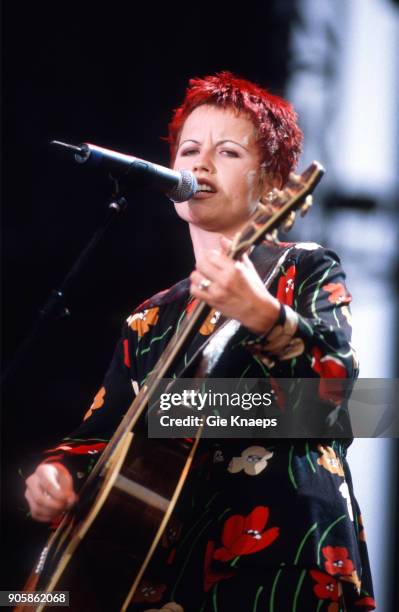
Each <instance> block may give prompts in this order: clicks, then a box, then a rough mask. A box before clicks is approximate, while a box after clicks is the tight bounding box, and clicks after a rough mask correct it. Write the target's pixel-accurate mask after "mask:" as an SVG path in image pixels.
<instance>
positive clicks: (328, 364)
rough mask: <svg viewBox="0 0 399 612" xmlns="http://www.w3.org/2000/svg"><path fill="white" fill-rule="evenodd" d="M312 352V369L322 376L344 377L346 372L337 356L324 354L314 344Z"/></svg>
mask: <svg viewBox="0 0 399 612" xmlns="http://www.w3.org/2000/svg"><path fill="white" fill-rule="evenodd" d="M311 353H312V369H313V370H314V371H315V372H317V374H319V376H320V377H322V378H346V377H347V372H346V368H345V366H344V364H343V363H342V361H341V360H340V359H337V357H333V356H332V355H324V357H322V352H321V350H320V349H319V348H318V347H317V346H314V347H313V348H312V350H311Z"/></svg>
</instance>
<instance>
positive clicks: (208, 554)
mask: <svg viewBox="0 0 399 612" xmlns="http://www.w3.org/2000/svg"><path fill="white" fill-rule="evenodd" d="M214 550H215V542H212V541H211V540H209V542H208V543H207V545H206V551H205V558H204V591H205V593H207V592H208V591H209V590H210V589H211V588H212V587H213V585H214V584H216V582H219V580H225V579H226V578H231V577H232V576H234V575H235V572H234V571H231V570H230V571H228V570H224V571H217V572H215V571H213V570H212V569H211V565H212V559H213V557H214Z"/></svg>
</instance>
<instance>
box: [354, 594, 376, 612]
mask: <svg viewBox="0 0 399 612" xmlns="http://www.w3.org/2000/svg"><path fill="white" fill-rule="evenodd" d="M376 605H377V604H376V603H375V600H374V599H373V598H372V597H363V599H359V600H358V601H357V602H356V603H355V606H359V607H360V606H362V607H363V606H367V610H375V608H376Z"/></svg>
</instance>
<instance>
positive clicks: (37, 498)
mask: <svg viewBox="0 0 399 612" xmlns="http://www.w3.org/2000/svg"><path fill="white" fill-rule="evenodd" d="M27 493H29V496H30V499H32V500H33V501H34V503H35V506H36V507H37V508H38V509H39V510H46V511H47V510H48V511H54V512H58V513H59V512H62V511H64V510H66V509H67V508H68V507H69V502H70V500H69V499H68V498H66V499H65V500H58V499H54V498H53V497H51V495H50V494H49V493H48V492H47V491H46V490H44V489H42V487H41V486H40V484H38V485H37V486H35V485H34V486H30V487H28V488H27Z"/></svg>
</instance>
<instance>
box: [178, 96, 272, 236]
mask: <svg viewBox="0 0 399 612" xmlns="http://www.w3.org/2000/svg"><path fill="white" fill-rule="evenodd" d="M260 163H261V155H260V150H259V147H258V145H257V143H256V132H255V128H254V125H253V124H252V122H251V121H250V119H248V118H247V117H246V116H245V115H243V114H241V115H238V116H237V115H236V114H235V113H234V111H233V110H231V109H221V108H217V107H215V106H210V105H203V106H199V107H198V108H196V109H195V110H194V111H193V112H192V113H191V114H190V115H189V116H188V117H187V119H186V121H185V123H184V125H183V129H182V132H181V135H180V141H179V143H178V149H177V153H176V159H175V162H174V165H173V167H174V169H175V170H183V169H186V170H191V172H193V173H194V174H195V176H196V178H197V181H198V183H199V187H200V188H202V189H203V190H202V191H200V192H199V193H197V194H196V195H195V196H194V197H193V198H191V199H190V200H189V201H187V202H182V203H181V204H176V211H177V213H178V215H179V216H180V217H181V218H182V219H184V220H185V221H187V222H188V223H191V224H193V225H195V226H197V227H200V228H201V229H204V230H208V231H213V232H219V233H222V234H224V235H226V236H231V237H232V236H233V235H234V234H235V233H236V232H237V231H238V230H240V229H241V228H242V226H243V225H244V224H245V222H246V221H247V220H248V217H249V216H250V215H251V214H252V213H253V211H254V210H255V209H256V206H257V204H258V202H259V200H260V197H261V196H262V195H263V194H264V193H266V192H267V191H269V190H270V188H271V185H270V184H265V181H264V180H263V181H262V180H261V178H262V177H263V172H262V170H261V167H260ZM262 183H263V185H262Z"/></svg>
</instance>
